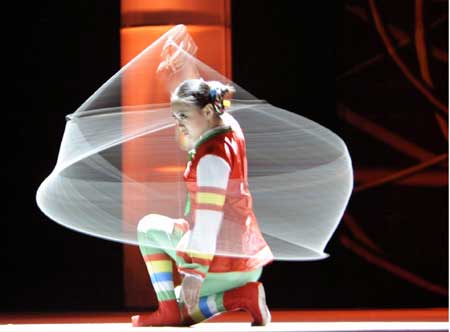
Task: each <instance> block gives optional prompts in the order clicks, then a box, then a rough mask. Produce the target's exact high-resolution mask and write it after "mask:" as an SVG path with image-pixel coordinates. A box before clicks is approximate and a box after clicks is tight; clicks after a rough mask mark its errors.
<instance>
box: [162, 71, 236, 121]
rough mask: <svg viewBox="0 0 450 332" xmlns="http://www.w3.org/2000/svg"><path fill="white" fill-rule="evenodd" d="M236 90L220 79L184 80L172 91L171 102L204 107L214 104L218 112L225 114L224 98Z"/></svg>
mask: <svg viewBox="0 0 450 332" xmlns="http://www.w3.org/2000/svg"><path fill="white" fill-rule="evenodd" d="M234 92H236V90H235V89H234V87H232V86H231V85H227V84H223V83H221V82H219V81H204V80H203V79H191V80H186V81H184V82H182V83H181V84H180V85H179V86H178V87H177V88H176V89H175V91H174V92H173V93H172V96H171V97H170V102H171V103H186V104H190V105H195V106H197V107H199V108H203V107H205V106H206V105H208V104H212V106H213V108H214V111H215V112H216V113H217V114H219V115H220V114H223V112H224V110H225V106H224V104H223V99H224V97H225V96H226V95H227V94H232V93H234Z"/></svg>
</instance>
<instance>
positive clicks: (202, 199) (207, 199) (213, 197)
mask: <svg viewBox="0 0 450 332" xmlns="http://www.w3.org/2000/svg"><path fill="white" fill-rule="evenodd" d="M197 203H198V204H212V205H217V206H223V205H224V204H225V195H222V194H215V193H201V192H199V193H197Z"/></svg>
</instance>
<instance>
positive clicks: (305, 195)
mask: <svg viewBox="0 0 450 332" xmlns="http://www.w3.org/2000/svg"><path fill="white" fill-rule="evenodd" d="M196 51H197V46H196V45H195V42H194V41H193V39H192V37H191V36H190V35H189V34H188V32H187V29H186V27H185V26H183V25H177V26H175V27H174V28H172V29H170V30H169V31H168V32H167V33H165V34H163V35H162V36H161V37H160V38H159V39H158V40H156V41H155V42H154V43H152V44H151V45H150V46H148V47H147V48H146V49H144V50H143V51H142V52H141V53H140V54H138V55H137V56H136V57H135V58H133V59H132V60H131V61H130V62H129V63H128V64H127V65H125V66H124V67H123V68H122V69H121V70H120V71H119V72H117V73H116V74H115V75H114V76H113V77H111V78H110V79H109V80H108V81H107V82H106V83H104V84H103V85H102V86H101V87H100V88H99V89H98V90H97V91H96V92H95V93H94V94H93V95H92V96H91V97H89V98H88V99H87V100H86V101H85V102H84V103H83V104H82V105H81V106H80V107H79V108H78V109H77V110H76V111H75V112H74V113H72V114H70V115H67V116H66V119H67V123H66V128H65V132H64V136H63V139H62V142H61V147H60V151H59V155H58V159H57V163H56V166H55V168H54V170H53V171H52V172H51V174H50V175H49V176H48V177H47V178H46V179H45V181H44V182H43V183H42V184H41V186H40V187H39V189H38V192H37V203H38V206H39V207H40V209H41V210H42V211H43V212H44V213H45V214H46V215H47V216H48V217H49V218H51V219H52V220H54V221H56V222H57V223H60V224H61V225H63V226H65V227H68V228H70V229H73V230H76V231H79V232H82V233H86V234H89V235H92V236H96V237H100V238H104V239H108V240H112V241H117V242H122V243H128V244H138V242H137V224H138V222H139V221H140V220H141V219H142V218H143V217H145V216H146V215H148V214H152V213H153V214H160V215H164V216H167V217H169V218H173V219H182V218H185V216H184V208H185V200H186V186H185V184H184V181H183V171H184V167H185V165H186V162H187V156H186V154H187V153H186V151H183V150H182V149H180V146H179V144H178V142H177V141H176V139H175V123H174V121H173V118H172V116H171V112H170V94H171V92H172V91H173V89H174V88H175V87H176V86H177V85H178V84H179V83H181V82H183V81H184V80H186V79H192V78H202V79H204V80H205V81H220V82H222V83H226V84H230V85H232V86H233V87H234V88H235V89H236V92H235V93H234V95H233V99H232V100H231V106H230V107H229V108H227V110H226V113H225V114H224V115H223V116H222V117H223V119H224V121H225V122H227V123H229V124H231V125H232V126H233V127H234V128H236V129H239V127H240V128H242V132H243V133H244V135H245V138H246V144H247V145H246V146H247V159H248V181H249V188H250V192H251V194H252V196H253V209H254V212H255V214H256V217H257V220H258V223H259V226H260V229H261V231H262V233H263V236H264V238H265V239H266V241H267V242H268V244H269V246H270V248H271V250H272V252H273V254H274V256H275V259H279V260H313V259H320V258H323V257H326V256H327V254H325V253H324V249H325V246H326V244H327V242H328V241H329V239H330V238H331V236H332V234H333V233H334V231H335V230H336V227H337V226H338V224H339V221H340V220H341V218H342V215H343V213H344V210H345V208H346V206H347V203H348V201H349V198H350V195H351V191H352V188H353V171H352V165H351V159H350V156H349V153H348V150H347V147H346V145H345V143H344V142H343V141H342V139H340V138H339V137H338V136H337V135H336V134H334V133H333V132H331V131H330V130H328V129H327V128H324V127H323V126H321V125H319V124H317V123H315V122H313V121H311V120H309V119H307V118H305V117H303V116H300V115H298V114H295V113H292V112H290V111H287V110H284V109H281V108H278V107H275V106H272V105H270V104H269V103H267V102H265V101H263V100H258V99H257V98H256V97H254V96H253V95H251V94H250V93H249V92H247V91H246V90H244V89H243V88H241V87H240V86H238V85H237V84H235V83H233V82H232V81H230V80H229V79H227V78H226V77H224V76H223V75H221V74H219V73H218V72H217V71H215V70H214V69H212V68H211V67H209V66H208V65H206V64H205V63H203V62H201V61H200V60H199V59H197V58H196V56H195V55H196ZM224 222H228V223H229V224H230V225H233V220H227V221H224ZM241 226H242V225H241ZM230 229H231V230H232V231H231V232H230V233H229V237H227V238H226V239H225V243H219V244H218V247H217V250H216V254H217V255H224V256H233V257H234V256H250V255H251V253H249V252H247V251H246V250H244V249H243V247H242V245H240V244H239V243H237V242H238V241H236V239H238V233H239V232H240V231H242V229H241V228H240V226H239V225H236V227H234V228H233V227H231V228H230ZM233 229H234V232H236V234H233ZM235 242H236V243H235ZM148 245H150V246H151V245H153V246H155V245H156V244H154V243H148ZM171 249H173V248H171Z"/></svg>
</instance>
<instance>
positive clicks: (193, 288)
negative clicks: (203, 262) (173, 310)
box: [181, 275, 203, 314]
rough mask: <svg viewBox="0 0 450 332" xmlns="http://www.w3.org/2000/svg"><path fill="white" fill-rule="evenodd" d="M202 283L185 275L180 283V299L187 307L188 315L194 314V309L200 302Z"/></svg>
mask: <svg viewBox="0 0 450 332" xmlns="http://www.w3.org/2000/svg"><path fill="white" fill-rule="evenodd" d="M202 283H203V281H202V280H200V279H198V278H196V277H193V276H190V275H186V276H185V277H184V278H183V282H182V283H181V299H182V301H183V302H184V304H185V305H186V307H187V310H188V312H189V314H192V313H194V311H195V308H196V307H197V305H198V301H199V300H200V288H202Z"/></svg>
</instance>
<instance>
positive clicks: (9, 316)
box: [0, 308, 449, 332]
mask: <svg viewBox="0 0 450 332" xmlns="http://www.w3.org/2000/svg"><path fill="white" fill-rule="evenodd" d="M140 313H142V312H138V311H133V312H120V313H119V312H117V313H111V312H109V313H105V312H98V313H95V312H89V313H73V312H72V313H3V314H0V331H10V332H12V331H15V332H16V331H21V332H22V331H23V332H38V331H39V332H44V331H45V332H56V331H60V332H65V331H71V332H91V331H92V332H119V331H120V332H121V331H124V332H125V331H134V332H136V329H137V330H138V331H168V332H169V331H187V330H189V331H202V332H206V331H216V332H221V331H449V323H448V322H449V320H448V309H447V308H436V309H408V310H394V309H393V310H271V313H272V323H270V324H269V325H268V326H265V327H252V326H250V323H249V322H250V316H249V315H248V314H247V313H245V312H232V313H226V314H222V315H220V316H217V317H215V318H213V319H211V320H209V321H208V322H206V323H200V324H196V325H193V326H191V327H183V328H179V327H140V328H133V327H132V326H131V324H130V323H129V322H130V317H131V316H132V315H134V314H140Z"/></svg>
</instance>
